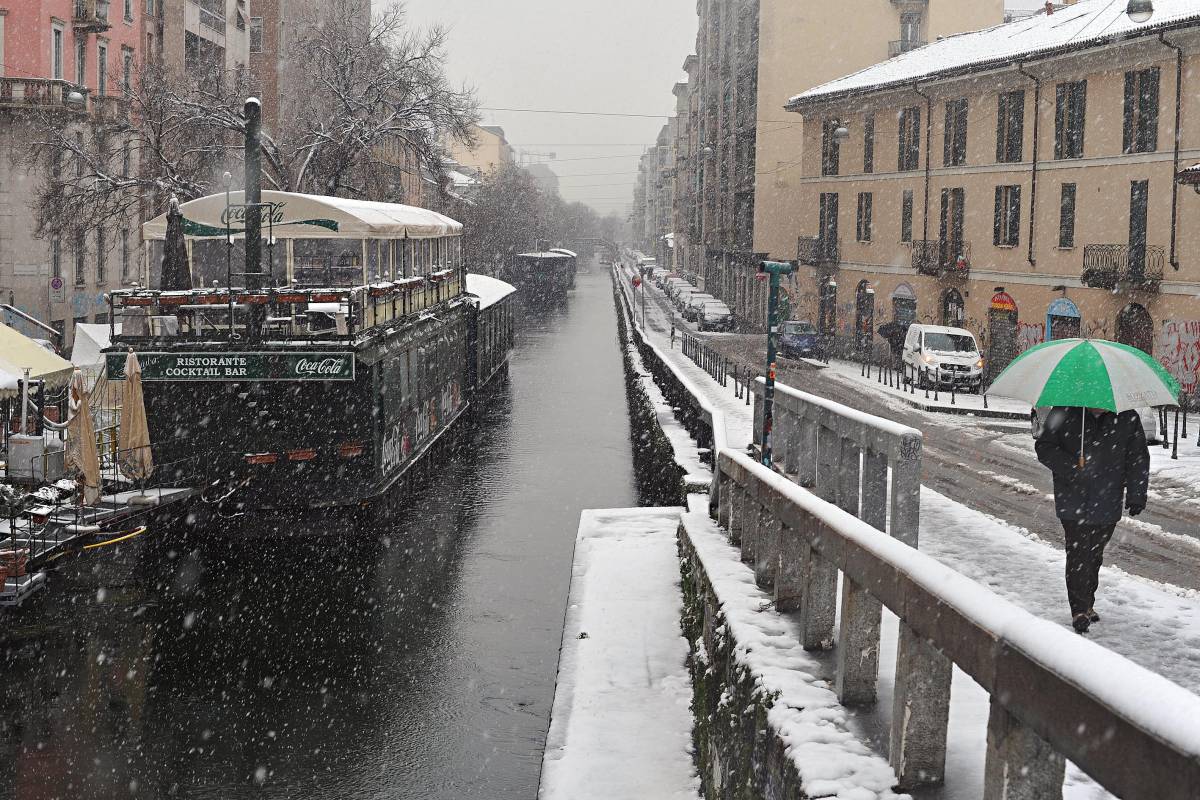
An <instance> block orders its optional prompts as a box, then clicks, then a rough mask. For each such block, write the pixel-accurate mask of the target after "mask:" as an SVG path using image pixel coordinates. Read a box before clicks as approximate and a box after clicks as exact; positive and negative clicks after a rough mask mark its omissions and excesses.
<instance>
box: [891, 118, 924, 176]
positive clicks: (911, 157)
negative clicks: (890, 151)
mask: <svg viewBox="0 0 1200 800" xmlns="http://www.w3.org/2000/svg"><path fill="white" fill-rule="evenodd" d="M899 150H900V152H899V157H898V158H897V163H896V169H898V170H900V171H901V172H907V171H909V170H914V169H917V167H918V166H919V165H920V162H921V107H920V106H910V107H909V108H906V109H904V110H903V111H901V112H900V148H899Z"/></svg>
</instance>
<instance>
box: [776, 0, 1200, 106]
mask: <svg viewBox="0 0 1200 800" xmlns="http://www.w3.org/2000/svg"><path fill="white" fill-rule="evenodd" d="M1125 7H1126V4H1125V3H1124V2H1112V0H1081V1H1080V2H1079V3H1076V4H1074V5H1069V6H1066V7H1062V8H1055V10H1054V13H1053V14H1046V13H1044V12H1043V13H1039V14H1034V15H1033V16H1029V17H1025V18H1023V19H1018V20H1016V21H1014V22H1010V23H1008V24H1005V25H997V26H995V27H991V28H985V29H983V30H979V31H972V32H970V33H961V34H958V35H956V36H947V37H945V38H944V39H941V40H940V41H936V42H932V43H930V44H928V45H926V46H924V47H918V48H917V49H916V50H910V51H909V52H907V53H903V54H901V55H899V56H897V57H895V58H889V59H888V60H887V61H882V62H880V63H878V64H876V65H874V66H871V67H867V68H866V69H863V70H860V71H858V72H855V73H853V74H851V75H846V76H844V77H842V78H838V79H837V80H834V81H830V82H829V83H825V84H822V85H820V86H816V87H814V88H812V89H809V90H808V91H806V92H803V93H802V94H799V95H796V96H795V97H793V98H792V99H791V100H790V101H789V105H795V106H800V107H802V106H805V105H807V104H809V103H813V102H816V101H820V100H826V99H833V98H836V97H839V96H842V95H847V94H853V93H856V92H861V91H870V90H875V89H885V88H888V87H894V86H898V85H905V84H911V83H912V82H913V81H915V80H930V79H935V78H938V77H943V76H949V75H953V74H957V73H962V72H972V71H978V70H984V69H988V68H994V67H1003V66H1007V65H1009V64H1012V63H1013V62H1017V61H1022V60H1032V59H1034V58H1039V57H1044V56H1050V55H1054V54H1056V53H1061V52H1066V51H1068V50H1071V49H1075V48H1083V47H1095V46H1100V45H1104V44H1108V43H1110V42H1121V41H1124V40H1126V39H1128V38H1129V37H1131V36H1148V35H1152V34H1154V33H1156V32H1157V31H1159V30H1162V29H1164V28H1171V27H1176V26H1179V25H1181V24H1182V23H1185V22H1190V21H1194V20H1197V19H1200V0H1154V16H1153V17H1151V19H1150V21H1149V22H1145V23H1141V24H1138V23H1136V22H1133V21H1132V20H1130V19H1129V17H1128V16H1126V14H1125Z"/></svg>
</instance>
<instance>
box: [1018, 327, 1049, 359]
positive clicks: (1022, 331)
mask: <svg viewBox="0 0 1200 800" xmlns="http://www.w3.org/2000/svg"><path fill="white" fill-rule="evenodd" d="M1044 341H1046V323H1044V322H1018V323H1017V352H1018V353H1024V352H1025V351H1026V350H1028V349H1029V348H1031V347H1033V346H1034V345H1038V344H1041V343H1042V342H1044Z"/></svg>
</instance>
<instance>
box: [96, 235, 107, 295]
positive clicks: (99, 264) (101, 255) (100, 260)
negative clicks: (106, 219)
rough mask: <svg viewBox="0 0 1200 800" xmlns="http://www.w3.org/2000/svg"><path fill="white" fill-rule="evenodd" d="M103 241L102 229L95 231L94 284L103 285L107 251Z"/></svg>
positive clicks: (105, 273) (105, 278)
mask: <svg viewBox="0 0 1200 800" xmlns="http://www.w3.org/2000/svg"><path fill="white" fill-rule="evenodd" d="M106 246H107V242H105V241H104V229H103V228H100V229H98V230H97V231H96V283H97V284H103V283H104V282H105V281H106V280H107V279H108V275H107V272H108V250H107V249H106Z"/></svg>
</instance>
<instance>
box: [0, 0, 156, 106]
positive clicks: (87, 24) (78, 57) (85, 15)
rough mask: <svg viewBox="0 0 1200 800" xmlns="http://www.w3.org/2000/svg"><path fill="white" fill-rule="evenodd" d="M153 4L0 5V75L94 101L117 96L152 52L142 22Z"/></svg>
mask: <svg viewBox="0 0 1200 800" xmlns="http://www.w3.org/2000/svg"><path fill="white" fill-rule="evenodd" d="M156 2H158V0H0V26H2V28H0V30H2V32H3V35H2V36H0V40H3V44H2V45H0V47H2V48H3V49H2V53H3V59H0V75H3V76H4V77H7V78H43V79H46V78H48V79H51V80H63V81H68V82H70V83H72V84H75V85H78V86H86V87H87V88H88V89H89V90H90V93H91V94H93V95H117V96H119V95H120V94H121V89H122V86H123V85H124V83H125V82H126V81H127V80H129V81H132V80H134V79H135V78H136V73H137V64H138V62H139V60H140V59H141V57H142V51H143V50H144V49H145V48H146V47H147V46H151V47H153V46H154V39H155V34H156V31H155V26H154V25H147V24H146V22H147V11H150V12H153V10H154V5H155V3H156ZM149 18H150V19H151V20H153V18H154V15H153V13H151V14H150V15H149Z"/></svg>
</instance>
